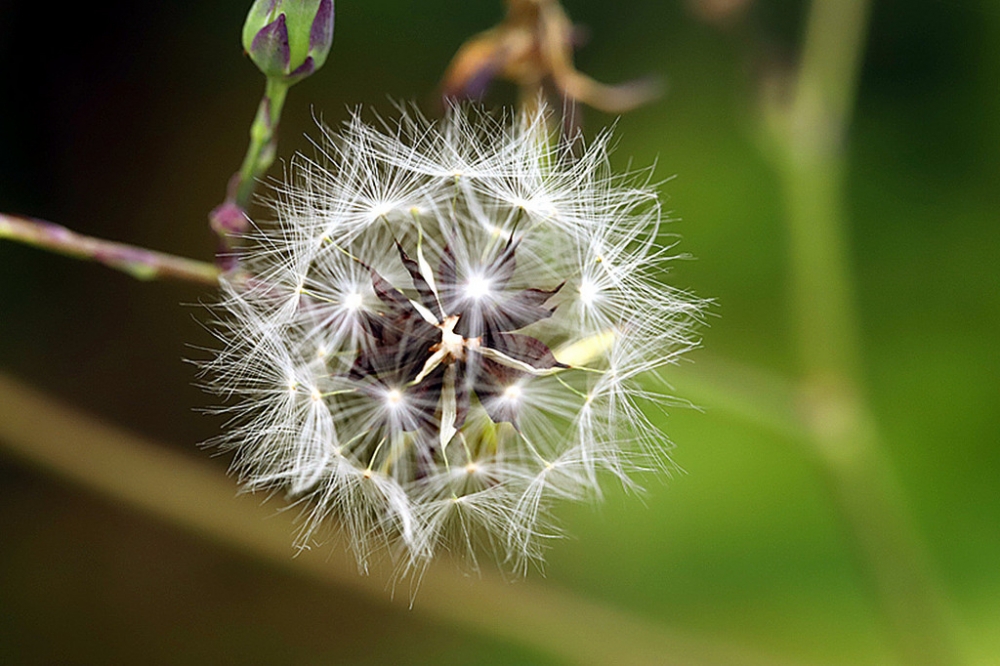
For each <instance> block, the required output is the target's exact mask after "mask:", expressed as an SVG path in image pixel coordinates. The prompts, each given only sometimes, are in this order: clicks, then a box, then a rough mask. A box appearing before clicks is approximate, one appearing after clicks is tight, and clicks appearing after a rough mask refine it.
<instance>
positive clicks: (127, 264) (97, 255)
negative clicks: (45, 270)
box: [0, 213, 221, 286]
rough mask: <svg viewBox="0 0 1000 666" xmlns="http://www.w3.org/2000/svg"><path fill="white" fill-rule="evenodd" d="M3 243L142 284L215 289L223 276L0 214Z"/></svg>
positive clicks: (204, 266)
mask: <svg viewBox="0 0 1000 666" xmlns="http://www.w3.org/2000/svg"><path fill="white" fill-rule="evenodd" d="M0 240H14V241H18V242H20V243H25V244H26V245H33V246H35V247H38V248H42V249H44V250H49V251H51V252H57V253H59V254H63V255H66V256H68V257H75V258H77V259H85V260H89V261H96V262H98V263H101V264H104V265H105V266H108V267H110V268H114V269H115V270H119V271H122V272H124V273H128V274H129V275H131V276H132V277H134V278H136V279H138V280H162V279H171V280H184V281H187V282H197V283H199V284H207V285H213V286H214V285H217V284H218V283H219V276H220V274H221V271H220V270H219V269H218V268H217V267H216V266H215V265H214V264H211V263H208V262H204V261H198V260H196V259H188V258H186V257H178V256H175V255H172V254H165V253H163V252H156V251H153V250H147V249H145V248H141V247H135V246H133V245H127V244H125V243H116V242H114V241H107V240H102V239H100V238H94V237H92V236H84V235H81V234H78V233H76V232H74V231H70V230H69V229H67V228H66V227H63V226H60V225H58V224H53V223H52V222H46V221H45V220H38V219H33V218H26V217H18V216H15V215H7V214H5V213H0Z"/></svg>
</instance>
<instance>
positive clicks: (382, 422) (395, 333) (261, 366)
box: [204, 107, 703, 571]
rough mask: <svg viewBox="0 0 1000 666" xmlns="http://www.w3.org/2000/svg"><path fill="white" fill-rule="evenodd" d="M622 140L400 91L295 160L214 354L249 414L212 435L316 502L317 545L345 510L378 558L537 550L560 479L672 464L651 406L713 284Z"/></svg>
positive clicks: (220, 374) (415, 563)
mask: <svg viewBox="0 0 1000 666" xmlns="http://www.w3.org/2000/svg"><path fill="white" fill-rule="evenodd" d="M609 140H610V134H609V133H604V134H602V135H601V136H599V137H598V138H597V139H596V140H594V141H593V142H591V143H589V144H588V145H583V142H582V141H577V142H576V145H574V146H572V148H574V150H571V149H570V148H571V146H568V145H567V144H566V143H565V142H560V141H555V140H552V139H550V138H549V134H548V132H547V119H546V117H545V115H544V111H543V112H542V113H540V114H539V115H535V116H531V117H517V118H506V117H494V116H491V115H489V114H486V113H483V112H480V111H476V110H473V109H470V108H469V107H461V108H454V109H451V110H450V111H449V112H448V113H447V114H446V116H445V118H444V119H442V120H439V121H431V120H428V119H426V118H424V117H423V116H420V115H419V114H418V113H416V112H415V111H413V110H401V112H400V116H399V118H398V119H396V120H393V121H380V122H379V123H377V124H367V123H366V122H364V121H363V120H362V119H361V118H360V117H359V116H358V115H355V116H354V117H353V118H352V119H351V120H350V121H349V122H348V123H346V124H345V126H344V127H343V128H342V129H340V130H339V131H333V130H330V129H328V128H324V129H323V140H322V141H321V142H319V144H318V148H319V150H318V157H317V158H315V159H308V158H305V157H301V156H300V157H297V158H296V159H295V160H294V161H293V162H292V164H291V165H290V168H289V177H288V181H287V182H286V183H285V184H283V185H279V186H277V187H276V189H275V197H274V199H273V203H272V205H273V209H274V212H275V216H276V220H275V222H274V223H272V224H270V225H264V224H261V225H259V226H258V227H257V228H255V230H254V232H253V233H252V234H251V235H250V236H249V237H248V238H247V239H245V241H246V242H245V243H244V245H243V248H242V249H241V250H240V261H241V266H242V268H243V271H244V273H245V275H246V276H247V277H245V278H243V279H239V280H235V279H234V280H230V281H224V282H223V292H222V298H221V301H220V303H219V304H218V306H217V308H216V311H217V313H218V315H219V316H218V321H217V322H216V323H215V324H214V330H215V332H216V334H217V335H218V337H219V338H220V340H222V342H223V348H222V349H221V350H219V351H218V353H217V354H216V355H215V357H214V358H213V359H211V360H210V361H208V362H206V363H205V364H204V372H205V376H206V377H207V378H208V383H209V385H210V387H211V389H212V390H214V391H217V392H218V393H219V394H221V395H222V396H224V397H225V398H226V399H227V401H226V402H227V404H226V405H225V406H224V407H222V408H220V411H222V412H223V413H226V414H228V415H229V416H230V419H229V422H228V424H227V427H226V429H225V432H224V433H223V434H222V435H220V437H219V438H218V439H217V440H216V441H215V442H213V443H215V444H218V445H220V446H222V447H224V448H227V449H234V450H235V452H236V455H235V458H234V463H233V465H234V470H235V471H236V473H237V474H238V475H239V477H240V478H241V480H242V481H243V483H244V484H245V487H246V488H248V489H250V490H258V489H271V490H283V491H287V492H288V493H289V494H290V495H291V496H293V497H294V498H297V499H299V500H300V501H301V502H302V506H303V507H305V509H306V510H305V513H304V516H305V520H304V522H303V527H302V532H301V534H300V535H299V545H301V546H303V547H306V546H308V545H309V544H311V543H312V542H314V541H315V540H316V539H318V538H319V536H320V535H321V532H319V531H318V529H319V528H320V527H321V526H323V525H327V524H332V525H334V526H335V527H336V528H337V529H339V530H341V532H342V533H343V534H344V535H345V536H346V538H347V541H348V543H349V544H350V547H351V548H352V549H353V551H354V552H355V554H356V556H357V558H358V561H359V563H360V564H361V565H362V566H366V565H367V562H368V561H369V559H370V558H371V557H372V556H373V555H374V554H375V553H376V552H378V551H383V550H385V551H388V552H389V553H390V554H391V555H392V557H393V561H395V562H396V563H397V564H398V565H399V566H400V567H401V569H402V570H404V571H408V570H419V569H420V568H421V567H422V566H423V565H425V564H426V563H427V562H428V561H429V560H430V558H431V557H432V556H433V555H434V554H435V553H436V552H438V551H440V550H448V551H460V553H459V554H460V555H461V556H465V557H467V558H468V559H469V560H470V561H471V562H472V563H473V564H475V562H476V557H477V555H479V554H481V553H482V552H484V551H485V552H492V553H494V554H495V556H496V557H497V558H498V559H499V560H501V561H503V562H508V563H509V564H510V565H511V566H513V567H520V566H523V565H524V564H525V563H526V562H529V561H532V560H535V559H537V558H540V556H541V554H542V551H543V548H542V545H543V543H544V540H545V537H547V536H550V535H552V534H553V533H554V530H553V527H552V525H551V521H550V520H548V515H549V513H548V512H549V505H550V502H551V500H552V499H553V498H571V499H577V498H584V497H588V496H590V497H593V496H597V495H599V493H600V488H599V479H600V478H601V477H602V476H608V474H607V473H609V472H610V475H611V476H617V477H619V478H621V479H622V481H623V482H625V483H626V484H627V483H629V480H628V474H629V473H630V472H631V471H632V470H634V469H635V468H636V467H649V466H664V465H665V464H667V463H668V462H669V461H668V459H667V457H666V451H667V448H668V446H667V440H666V438H665V437H664V435H663V434H662V433H661V432H660V431H659V430H658V429H657V428H656V427H655V426H654V425H653V424H652V423H651V422H650V420H649V419H648V418H647V417H646V415H645V411H646V409H647V408H648V407H650V406H656V405H658V404H662V403H663V402H664V400H665V399H666V398H665V396H664V395H663V394H661V393H660V391H659V390H658V389H656V388H655V387H656V386H657V381H656V377H655V375H656V374H657V371H659V370H660V369H661V368H663V367H664V366H665V365H667V364H669V363H671V362H672V361H674V360H675V359H676V358H677V356H678V355H679V354H681V353H683V352H684V351H686V350H689V349H690V348H691V347H692V346H694V344H695V343H694V341H693V338H692V331H693V328H694V326H695V324H696V323H697V322H698V319H699V313H700V311H701V309H702V305H703V303H702V302H701V301H699V300H698V299H696V298H693V297H692V296H690V295H688V294H686V293H683V292H681V291H678V290H675V289H672V288H670V287H668V286H666V285H665V284H663V282H662V279H663V275H664V267H665V263H666V262H667V261H668V260H669V258H670V256H669V246H668V245H665V244H663V242H662V237H661V228H660V227H661V221H662V220H661V215H662V214H661V209H660V204H659V201H658V198H657V194H656V192H655V190H654V189H653V187H652V186H651V185H650V184H649V182H648V172H644V173H638V174H637V173H632V174H627V175H623V176H618V175H615V174H613V172H612V171H611V168H610V166H609V162H608V154H607V153H608V142H609Z"/></svg>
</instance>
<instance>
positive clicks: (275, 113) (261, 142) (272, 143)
mask: <svg viewBox="0 0 1000 666" xmlns="http://www.w3.org/2000/svg"><path fill="white" fill-rule="evenodd" d="M288 87H289V84H288V83H286V82H285V81H283V80H281V79H279V78H268V79H267V84H266V86H265V88H264V96H263V97H262V98H261V100H260V104H259V105H258V106H257V114H256V115H255V116H254V120H253V124H252V125H251V126H250V145H249V146H247V152H246V155H245V156H244V157H243V164H242V165H240V170H239V171H237V172H236V173H234V174H233V176H232V178H230V179H229V185H228V187H227V190H226V199H225V201H223V202H222V203H221V204H219V205H218V206H216V207H215V209H214V210H212V212H211V213H209V216H208V219H209V222H210V223H211V227H212V231H214V232H215V235H216V236H217V237H218V239H219V249H220V251H221V253H220V254H219V255H218V256H217V257H216V261H217V263H219V264H220V266H222V267H223V268H225V269H226V270H232V269H235V268H236V263H237V259H236V257H235V256H234V255H233V254H232V252H231V250H232V249H233V248H234V247H235V238H236V237H238V236H239V235H240V234H241V233H243V232H245V231H246V230H247V219H246V211H247V209H248V208H249V207H250V202H251V200H252V198H253V192H254V189H255V188H256V186H257V181H258V180H259V179H260V178H262V177H263V176H264V174H266V173H267V170H268V169H269V168H270V166H271V164H273V163H274V156H275V154H276V152H277V148H278V123H279V121H280V120H281V111H282V109H283V108H284V106H285V98H286V97H287V96H288Z"/></svg>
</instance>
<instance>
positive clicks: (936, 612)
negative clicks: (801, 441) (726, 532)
mask: <svg viewBox="0 0 1000 666" xmlns="http://www.w3.org/2000/svg"><path fill="white" fill-rule="evenodd" d="M868 12H869V6H868V1H867V0H814V1H813V3H812V7H811V10H810V14H809V20H808V25H807V28H806V36H805V45H804V51H803V53H802V60H801V64H800V68H799V71H798V74H797V78H796V81H795V87H794V90H793V97H792V101H791V104H790V105H789V106H787V107H784V108H773V109H771V111H772V115H771V117H770V120H771V121H772V125H771V129H772V130H774V138H775V139H776V148H777V149H776V151H775V153H774V155H775V158H776V165H777V171H778V173H779V176H780V178H781V185H782V188H783V192H784V197H785V204H786V211H787V217H788V225H789V226H788V232H789V245H790V247H789V250H790V258H791V267H790V268H791V276H790V277H791V288H792V293H791V297H792V305H793V310H794V315H795V322H796V334H797V336H796V337H797V344H798V351H799V358H800V360H801V364H802V370H803V381H802V390H801V396H800V406H801V408H802V412H803V417H804V420H805V423H806V427H807V430H808V433H809V438H810V440H811V441H812V443H813V445H814V453H815V455H816V460H817V461H818V464H819V465H820V467H821V469H822V474H823V476H824V477H825V479H826V481H827V483H828V485H829V488H830V492H831V496H832V497H833V499H834V501H835V502H836V504H837V506H838V508H839V509H840V512H841V515H842V518H843V520H844V522H845V525H846V527H847V529H848V531H849V532H850V534H851V536H852V541H853V544H854V546H855V548H856V550H857V554H858V558H859V560H860V562H861V566H862V567H863V568H864V570H865V572H866V574H867V575H868V577H869V579H870V580H871V583H872V588H873V591H874V593H875V595H876V598H877V603H878V606H879V608H880V611H881V613H882V616H883V617H884V619H885V623H886V627H887V630H888V631H889V632H890V634H891V636H892V638H893V641H894V643H895V646H896V648H897V652H898V654H899V657H900V659H901V661H902V662H903V663H906V664H926V665H928V666H930V665H944V664H955V663H957V659H956V654H955V649H954V646H953V641H952V636H951V635H950V630H949V627H948V623H947V621H946V620H945V611H944V605H943V602H942V599H941V597H940V592H939V590H938V589H937V587H936V584H935V580H934V577H933V576H932V574H931V572H930V569H931V567H930V566H929V562H928V556H927V553H926V552H925V548H924V545H923V543H922V542H921V539H920V538H919V536H918V534H917V532H916V530H915V528H914V526H913V525H912V523H911V518H910V516H909V515H908V512H907V508H906V502H905V500H904V498H903V495H902V493H901V492H900V489H899V487H898V485H897V481H896V479H895V475H894V473H893V470H892V469H891V465H890V464H889V462H888V461H887V460H886V459H885V458H884V455H883V453H882V445H881V443H880V441H879V435H878V432H877V428H876V427H875V424H874V420H873V418H872V416H871V414H870V412H869V409H868V407H867V405H866V404H865V402H864V399H863V398H862V395H863V393H864V392H863V390H862V380H861V375H862V365H861V353H860V343H859V334H858V326H857V315H856V312H855V308H854V303H853V297H852V294H853V285H852V281H851V277H850V275H851V272H850V268H849V263H848V259H847V257H848V245H849V244H848V241H847V233H846V229H847V221H846V220H847V215H846V212H845V210H844V175H845V173H846V160H845V157H844V151H843V143H844V137H845V136H846V133H847V129H848V126H849V117H850V113H851V108H852V106H853V103H854V98H855V96H856V91H857V82H858V73H859V68H860V63H861V55H862V51H863V46H864V38H865V34H866V27H867V18H868Z"/></svg>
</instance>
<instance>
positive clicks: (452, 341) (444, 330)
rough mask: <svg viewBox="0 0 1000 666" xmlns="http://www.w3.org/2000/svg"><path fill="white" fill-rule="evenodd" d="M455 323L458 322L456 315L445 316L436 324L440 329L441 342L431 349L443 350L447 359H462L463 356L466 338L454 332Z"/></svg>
mask: <svg viewBox="0 0 1000 666" xmlns="http://www.w3.org/2000/svg"><path fill="white" fill-rule="evenodd" d="M456 324H458V315H451V316H450V317H445V319H444V321H443V322H441V324H440V325H439V326H438V328H439V329H441V342H439V343H438V344H437V345H435V348H434V349H433V350H432V351H444V352H445V355H446V357H448V358H449V359H452V360H462V359H464V358H465V343H466V340H465V338H463V337H462V336H461V335H459V334H458V333H456V332H455V325H456Z"/></svg>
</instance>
